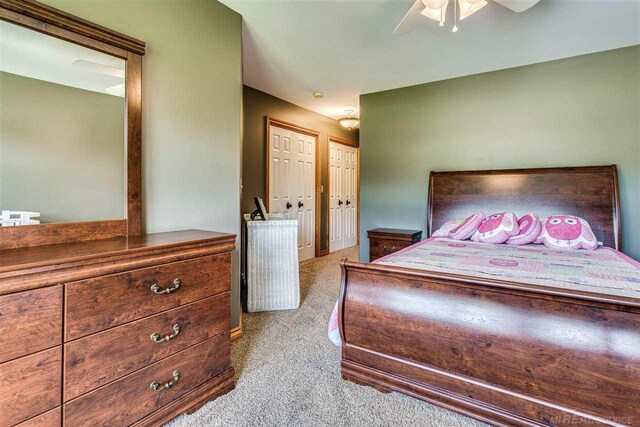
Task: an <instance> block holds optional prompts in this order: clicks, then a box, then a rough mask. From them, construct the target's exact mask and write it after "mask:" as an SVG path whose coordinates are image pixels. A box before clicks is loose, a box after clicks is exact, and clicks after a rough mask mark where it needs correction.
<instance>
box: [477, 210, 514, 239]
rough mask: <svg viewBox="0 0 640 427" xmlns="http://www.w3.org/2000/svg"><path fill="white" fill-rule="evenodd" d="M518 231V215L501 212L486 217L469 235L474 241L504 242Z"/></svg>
mask: <svg viewBox="0 0 640 427" xmlns="http://www.w3.org/2000/svg"><path fill="white" fill-rule="evenodd" d="M519 231H520V227H519V226H518V217H517V216H516V214H514V213H513V212H503V213H499V214H494V215H491V216H489V217H487V218H486V219H485V220H484V221H482V224H480V226H479V227H478V230H477V231H476V232H475V234H474V235H473V236H472V237H471V240H473V241H474V242H481V243H504V242H506V241H507V239H508V238H509V237H511V236H515V235H516V234H518V232H519Z"/></svg>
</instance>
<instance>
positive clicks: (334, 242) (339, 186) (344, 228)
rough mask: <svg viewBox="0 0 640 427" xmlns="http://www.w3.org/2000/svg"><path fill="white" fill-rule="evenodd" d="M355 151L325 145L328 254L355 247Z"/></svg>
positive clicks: (356, 207) (356, 204)
mask: <svg viewBox="0 0 640 427" xmlns="http://www.w3.org/2000/svg"><path fill="white" fill-rule="evenodd" d="M358 191H359V189H358V148H356V147H352V146H349V145H344V144H341V143H339V142H336V141H331V140H330V141H329V251H330V252H334V251H337V250H339V249H344V248H349V247H351V246H355V245H357V244H358Z"/></svg>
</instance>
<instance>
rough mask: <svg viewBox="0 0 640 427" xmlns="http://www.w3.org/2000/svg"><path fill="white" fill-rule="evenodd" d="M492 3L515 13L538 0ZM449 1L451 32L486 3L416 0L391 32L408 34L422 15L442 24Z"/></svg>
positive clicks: (480, 0) (456, 29) (483, 1)
mask: <svg viewBox="0 0 640 427" xmlns="http://www.w3.org/2000/svg"><path fill="white" fill-rule="evenodd" d="M492 1H493V2H494V3H498V4H499V5H502V6H504V7H506V8H507V9H511V10H512V11H514V12H516V13H520V12H524V11H525V10H528V9H530V8H531V7H533V6H534V5H535V4H536V3H538V2H539V1H540V0H492ZM449 3H453V8H454V18H453V19H454V26H453V32H454V33H455V32H456V31H458V26H457V25H456V23H457V21H458V20H460V21H462V20H463V19H465V18H467V17H469V16H471V15H473V14H474V13H476V12H477V11H479V10H480V9H482V8H483V7H485V6H486V5H487V4H488V3H487V1H486V0H416V2H415V3H414V4H413V6H411V9H409V12H407V14H406V15H405V16H404V18H402V21H400V23H399V24H398V26H397V27H396V29H395V30H393V34H394V35H396V36H401V35H404V34H408V33H410V32H411V31H413V29H414V28H415V27H416V26H417V25H418V22H419V21H420V19H422V16H426V17H427V18H430V19H433V20H435V21H438V22H440V26H441V27H443V26H444V22H445V19H446V15H447V7H448V6H449Z"/></svg>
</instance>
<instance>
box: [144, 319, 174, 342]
mask: <svg viewBox="0 0 640 427" xmlns="http://www.w3.org/2000/svg"><path fill="white" fill-rule="evenodd" d="M179 333H180V325H178V324H177V323H176V324H175V325H173V333H172V334H171V335H166V336H165V337H164V338H160V334H159V333H157V332H154V333H152V334H151V341H153V342H155V343H158V344H161V343H163V342H167V341H171V340H172V339H174V338H175V337H177V336H178V334H179Z"/></svg>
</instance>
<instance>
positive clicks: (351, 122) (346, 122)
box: [338, 110, 360, 130]
mask: <svg viewBox="0 0 640 427" xmlns="http://www.w3.org/2000/svg"><path fill="white" fill-rule="evenodd" d="M353 112H354V111H353V110H346V111H345V113H347V116H346V117H343V118H341V119H339V120H338V123H340V126H342V127H343V128H345V129H347V130H352V129H354V128H357V127H358V125H359V124H360V119H359V118H357V117H354V116H352V114H353Z"/></svg>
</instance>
